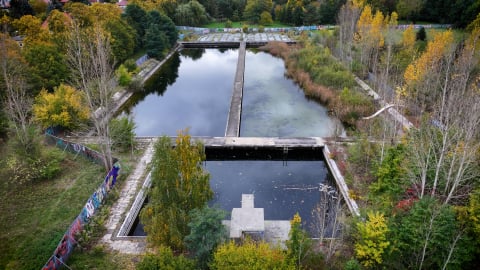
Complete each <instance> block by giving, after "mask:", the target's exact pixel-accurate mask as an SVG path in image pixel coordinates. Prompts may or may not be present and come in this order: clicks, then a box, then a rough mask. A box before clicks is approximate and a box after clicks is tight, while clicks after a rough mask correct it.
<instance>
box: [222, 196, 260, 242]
mask: <svg viewBox="0 0 480 270" xmlns="http://www.w3.org/2000/svg"><path fill="white" fill-rule="evenodd" d="M253 200H254V197H253V194H242V207H241V208H233V210H232V219H231V221H230V238H241V237H242V236H243V234H244V233H254V234H261V235H263V233H264V232H265V222H264V221H265V219H264V212H263V208H254V205H253V204H254V202H253Z"/></svg>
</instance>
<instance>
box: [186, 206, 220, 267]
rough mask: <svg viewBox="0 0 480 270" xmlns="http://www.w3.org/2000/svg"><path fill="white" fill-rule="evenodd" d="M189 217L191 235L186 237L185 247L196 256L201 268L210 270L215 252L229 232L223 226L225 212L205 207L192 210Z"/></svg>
mask: <svg viewBox="0 0 480 270" xmlns="http://www.w3.org/2000/svg"><path fill="white" fill-rule="evenodd" d="M189 215H190V220H191V221H190V223H188V227H189V228H190V234H189V235H188V236H187V237H185V245H186V246H187V248H188V250H190V251H191V252H192V253H193V254H195V258H196V259H197V262H198V265H199V266H200V268H202V269H208V267H207V266H208V263H209V262H210V260H211V258H212V255H213V251H214V250H215V249H216V248H217V246H218V245H219V244H221V243H222V242H223V241H224V240H225V239H226V238H227V231H226V229H225V226H224V225H223V224H222V220H223V219H224V218H225V211H223V210H220V209H217V208H210V207H208V206H205V207H203V208H202V209H194V210H192V211H191V212H190V214H189Z"/></svg>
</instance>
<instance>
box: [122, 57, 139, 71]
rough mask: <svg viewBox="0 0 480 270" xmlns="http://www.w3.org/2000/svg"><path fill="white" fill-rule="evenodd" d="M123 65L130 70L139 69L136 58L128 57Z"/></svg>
mask: <svg viewBox="0 0 480 270" xmlns="http://www.w3.org/2000/svg"><path fill="white" fill-rule="evenodd" d="M123 66H124V67H125V68H127V71H128V72H135V71H137V64H136V63H135V60H133V59H127V60H126V61H125V62H124V63H123Z"/></svg>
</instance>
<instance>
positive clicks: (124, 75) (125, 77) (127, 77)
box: [115, 65, 132, 87]
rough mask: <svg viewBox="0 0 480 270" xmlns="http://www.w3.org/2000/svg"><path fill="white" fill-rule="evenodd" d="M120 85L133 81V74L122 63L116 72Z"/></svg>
mask: <svg viewBox="0 0 480 270" xmlns="http://www.w3.org/2000/svg"><path fill="white" fill-rule="evenodd" d="M115 74H116V75H117V79H118V84H119V85H120V86H124V87H125V86H128V85H129V84H130V83H131V82H132V75H131V74H130V72H128V69H127V68H126V67H125V66H124V65H120V66H119V67H118V69H117V71H116V72H115Z"/></svg>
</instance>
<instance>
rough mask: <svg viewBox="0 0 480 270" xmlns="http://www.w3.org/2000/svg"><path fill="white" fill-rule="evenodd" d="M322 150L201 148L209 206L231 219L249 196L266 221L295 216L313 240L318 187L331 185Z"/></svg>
mask: <svg viewBox="0 0 480 270" xmlns="http://www.w3.org/2000/svg"><path fill="white" fill-rule="evenodd" d="M321 151H322V148H321V147H315V148H311V147H309V148H302V147H299V148H291V149H288V148H276V147H262V148H255V147H250V148H249V147H243V148H234V149H229V148H226V147H225V148H220V149H218V148H215V147H212V148H206V154H207V161H206V162H205V169H206V170H207V171H208V172H210V175H211V179H210V186H211V188H212V190H213V191H214V193H215V195H214V199H213V200H212V201H211V202H210V205H218V207H220V208H221V209H223V210H225V211H227V213H228V215H230V213H231V211H232V209H233V208H238V207H241V198H242V194H254V196H255V207H256V208H264V213H265V219H266V220H290V219H292V218H293V215H295V213H297V212H298V213H299V214H300V216H301V217H302V222H303V227H304V228H305V229H307V230H308V231H310V232H311V233H312V235H316V232H315V230H314V229H313V227H316V226H315V225H316V224H318V220H316V219H315V215H314V213H313V211H314V209H315V208H316V207H317V205H318V204H319V203H320V197H321V196H320V195H321V187H322V186H323V185H328V184H329V183H330V182H331V181H330V179H331V176H330V173H329V171H328V169H327V168H326V166H325V163H324V161H323V155H322V153H321ZM229 218H230V217H229Z"/></svg>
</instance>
